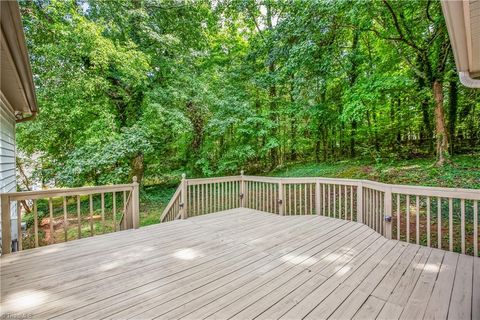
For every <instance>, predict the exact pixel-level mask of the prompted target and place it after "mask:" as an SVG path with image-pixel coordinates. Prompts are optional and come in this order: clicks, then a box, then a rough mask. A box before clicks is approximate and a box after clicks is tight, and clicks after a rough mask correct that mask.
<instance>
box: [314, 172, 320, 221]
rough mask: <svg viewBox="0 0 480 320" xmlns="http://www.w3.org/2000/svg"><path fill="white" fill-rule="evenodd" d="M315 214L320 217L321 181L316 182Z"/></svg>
mask: <svg viewBox="0 0 480 320" xmlns="http://www.w3.org/2000/svg"><path fill="white" fill-rule="evenodd" d="M315 213H316V214H317V216H319V215H320V181H319V180H318V179H316V180H315Z"/></svg>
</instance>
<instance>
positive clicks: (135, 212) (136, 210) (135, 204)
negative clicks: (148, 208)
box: [127, 176, 140, 229]
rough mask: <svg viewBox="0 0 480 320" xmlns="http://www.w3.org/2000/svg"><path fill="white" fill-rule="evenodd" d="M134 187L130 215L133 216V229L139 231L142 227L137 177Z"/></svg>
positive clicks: (134, 180)
mask: <svg viewBox="0 0 480 320" xmlns="http://www.w3.org/2000/svg"><path fill="white" fill-rule="evenodd" d="M132 186H133V189H132V199H131V204H132V208H131V210H130V213H131V214H132V216H131V221H132V228H133V229H138V228H139V227H140V186H139V184H138V181H137V177H136V176H135V177H133V183H132ZM127 222H128V221H127Z"/></svg>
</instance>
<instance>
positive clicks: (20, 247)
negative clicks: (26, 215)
mask: <svg viewBox="0 0 480 320" xmlns="http://www.w3.org/2000/svg"><path fill="white" fill-rule="evenodd" d="M17 246H18V248H17V249H18V251H22V250H23V232H22V203H21V202H20V201H17Z"/></svg>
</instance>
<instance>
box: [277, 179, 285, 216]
mask: <svg viewBox="0 0 480 320" xmlns="http://www.w3.org/2000/svg"><path fill="white" fill-rule="evenodd" d="M284 208H285V206H284V203H283V180H282V179H280V181H279V182H278V214H279V215H281V216H283V215H284V214H285V213H284Z"/></svg>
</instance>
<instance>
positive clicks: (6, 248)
mask: <svg viewBox="0 0 480 320" xmlns="http://www.w3.org/2000/svg"><path fill="white" fill-rule="evenodd" d="M0 201H1V210H2V213H1V216H2V254H6V253H10V252H12V233H11V232H12V231H11V230H12V227H11V220H10V217H11V216H10V199H9V197H8V195H7V194H2V195H1V197H0Z"/></svg>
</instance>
